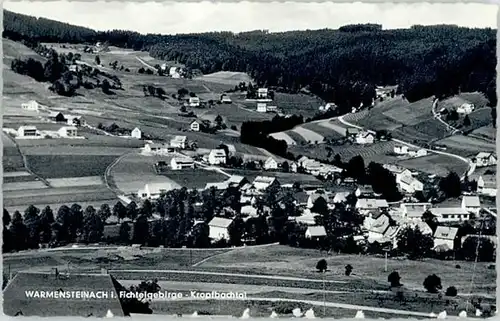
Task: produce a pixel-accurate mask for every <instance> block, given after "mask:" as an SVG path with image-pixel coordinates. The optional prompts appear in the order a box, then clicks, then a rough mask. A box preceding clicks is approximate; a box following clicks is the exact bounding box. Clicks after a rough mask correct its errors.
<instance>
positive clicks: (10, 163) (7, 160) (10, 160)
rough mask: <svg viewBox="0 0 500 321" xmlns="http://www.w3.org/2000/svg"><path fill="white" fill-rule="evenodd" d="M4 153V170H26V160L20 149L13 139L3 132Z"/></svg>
mask: <svg viewBox="0 0 500 321" xmlns="http://www.w3.org/2000/svg"><path fill="white" fill-rule="evenodd" d="M2 144H3V155H2V163H3V170H4V172H18V171H24V170H25V167H24V160H23V156H22V154H21V153H20V152H19V149H18V148H17V146H16V145H15V144H14V142H13V141H12V139H11V138H10V137H9V136H8V135H7V134H5V133H4V132H2Z"/></svg>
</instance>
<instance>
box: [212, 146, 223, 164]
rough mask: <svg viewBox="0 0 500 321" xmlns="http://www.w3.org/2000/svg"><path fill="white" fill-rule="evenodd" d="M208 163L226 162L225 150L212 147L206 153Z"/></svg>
mask: <svg viewBox="0 0 500 321" xmlns="http://www.w3.org/2000/svg"><path fill="white" fill-rule="evenodd" d="M208 163H209V164H210V165H219V164H225V163H226V151H225V150H223V149H212V150H211V151H210V154H208Z"/></svg>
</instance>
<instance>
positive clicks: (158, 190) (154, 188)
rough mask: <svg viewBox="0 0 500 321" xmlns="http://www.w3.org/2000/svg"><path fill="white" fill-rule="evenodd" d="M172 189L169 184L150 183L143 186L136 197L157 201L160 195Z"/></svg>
mask: <svg viewBox="0 0 500 321" xmlns="http://www.w3.org/2000/svg"><path fill="white" fill-rule="evenodd" d="M172 189H174V186H172V184H170V183H150V184H146V185H144V188H142V189H140V190H139V191H138V192H137V196H139V197H140V198H142V199H157V198H158V197H160V196H161V194H162V193H166V192H168V191H170V190H172Z"/></svg>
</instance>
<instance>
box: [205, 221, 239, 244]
mask: <svg viewBox="0 0 500 321" xmlns="http://www.w3.org/2000/svg"><path fill="white" fill-rule="evenodd" d="M232 223H233V220H231V219H227V218H223V217H214V218H213V219H212V220H211V221H210V223H208V228H209V237H210V239H212V240H214V241H218V240H222V239H224V240H227V239H229V227H230V226H231V224H232Z"/></svg>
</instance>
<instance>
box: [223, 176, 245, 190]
mask: <svg viewBox="0 0 500 321" xmlns="http://www.w3.org/2000/svg"><path fill="white" fill-rule="evenodd" d="M226 182H227V183H228V185H229V186H230V187H242V186H243V185H245V184H248V183H249V181H248V179H247V178H246V177H244V176H239V175H231V177H229V178H228V179H227V180H226Z"/></svg>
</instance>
